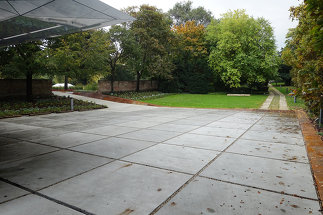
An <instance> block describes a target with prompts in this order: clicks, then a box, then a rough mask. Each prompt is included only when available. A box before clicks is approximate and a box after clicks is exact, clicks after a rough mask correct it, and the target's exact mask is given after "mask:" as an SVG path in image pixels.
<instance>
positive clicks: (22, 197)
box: [0, 104, 321, 215]
mask: <svg viewBox="0 0 323 215" xmlns="http://www.w3.org/2000/svg"><path fill="white" fill-rule="evenodd" d="M117 107H119V106H116V107H115V108H111V109H110V108H108V109H103V110H94V111H86V112H73V113H64V114H49V115H42V116H32V117H20V118H12V119H5V120H0V155H1V157H0V214H3V215H8V214H10V215H11V214H33V215H41V214H130V215H133V214H140V215H142V214H175V215H177V214H180V215H181V214H183V215H184V214H273V215H274V214H291V215H294V214H295V215H297V214H300V215H301V214H321V212H320V211H319V210H320V205H319V201H318V196H317V193H316V190H315V186H314V182H313V177H312V174H311V169H310V164H309V161H308V157H307V154H306V150H305V146H304V141H303V137H302V133H301V131H300V127H299V123H298V120H297V118H296V116H294V115H291V114H288V115H285V114H281V113H269V112H256V111H241V110H239V111H238V110H211V109H185V108H157V107H153V108H152V107H145V106H142V107H137V106H136V107H132V106H131V105H128V104H127V106H122V111H119V110H118V108H117ZM120 107H121V106H120ZM127 107H130V108H129V109H127Z"/></svg>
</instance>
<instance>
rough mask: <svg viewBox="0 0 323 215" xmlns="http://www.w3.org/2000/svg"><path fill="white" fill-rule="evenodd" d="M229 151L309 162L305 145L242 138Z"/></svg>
mask: <svg viewBox="0 0 323 215" xmlns="http://www.w3.org/2000/svg"><path fill="white" fill-rule="evenodd" d="M227 152H234V153H240V154H246V155H254V156H260V157H266V158H274V159H282V160H286V161H295V162H304V163H308V162H309V161H308V158H307V153H306V150H305V147H304V146H298V145H290V144H279V143H269V142H261V141H254V140H243V139H240V140H238V141H237V142H235V143H234V145H233V146H231V147H230V148H229V149H228V150H227Z"/></svg>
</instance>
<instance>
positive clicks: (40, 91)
mask: <svg viewBox="0 0 323 215" xmlns="http://www.w3.org/2000/svg"><path fill="white" fill-rule="evenodd" d="M32 85H33V91H32V92H33V96H42V97H43V96H50V95H52V81H51V80H46V79H34V80H33V83H32ZM11 96H26V80H25V79H0V98H5V97H11Z"/></svg>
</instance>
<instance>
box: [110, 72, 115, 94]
mask: <svg viewBox="0 0 323 215" xmlns="http://www.w3.org/2000/svg"><path fill="white" fill-rule="evenodd" d="M114 73H115V67H114V66H111V92H110V93H114V85H113V84H114Z"/></svg>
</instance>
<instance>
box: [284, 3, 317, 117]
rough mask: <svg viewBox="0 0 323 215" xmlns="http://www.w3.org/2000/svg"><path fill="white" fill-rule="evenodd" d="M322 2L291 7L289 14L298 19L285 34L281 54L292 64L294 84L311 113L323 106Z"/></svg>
mask: <svg viewBox="0 0 323 215" xmlns="http://www.w3.org/2000/svg"><path fill="white" fill-rule="evenodd" d="M322 7H323V6H322V3H319V1H313V0H307V1H305V3H304V4H301V5H299V6H298V7H291V9H290V12H291V17H292V18H293V19H296V20H298V25H297V27H296V28H294V29H291V30H290V31H289V33H288V34H287V41H286V47H285V48H284V50H283V53H282V57H283V59H284V61H285V62H286V64H288V65H289V66H291V67H292V70H291V76H292V80H293V83H294V84H295V86H296V87H297V88H298V92H299V95H300V96H302V97H303V98H304V99H305V101H306V105H307V106H308V108H309V109H310V110H311V111H312V113H315V114H318V112H319V108H320V105H321V108H323V96H322V95H323V64H322V62H323V55H322V53H323V51H322V44H323V42H322V41H323V39H322V28H323V24H322V23H323V15H322Z"/></svg>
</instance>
